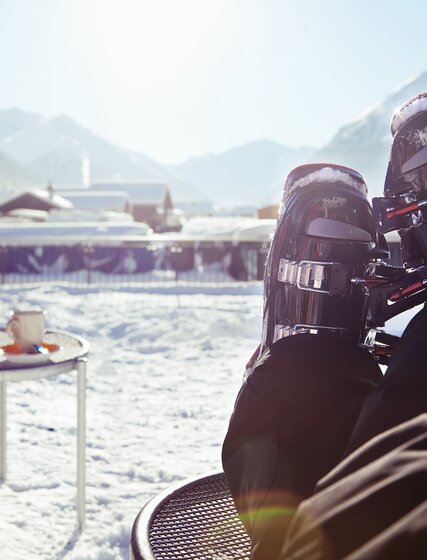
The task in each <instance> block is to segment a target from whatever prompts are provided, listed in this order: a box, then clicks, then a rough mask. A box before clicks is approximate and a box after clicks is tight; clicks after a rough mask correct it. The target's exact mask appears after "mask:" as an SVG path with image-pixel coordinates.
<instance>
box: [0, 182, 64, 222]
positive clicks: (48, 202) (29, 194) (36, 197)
mask: <svg viewBox="0 0 427 560" xmlns="http://www.w3.org/2000/svg"><path fill="white" fill-rule="evenodd" d="M72 207H73V204H72V202H70V201H69V200H67V199H66V198H64V197H62V196H60V195H58V194H56V193H55V192H54V190H53V189H52V188H49V189H47V190H43V189H29V190H27V191H20V192H18V193H17V194H14V195H13V196H11V197H10V198H7V199H6V200H4V201H2V202H1V203H0V213H1V214H3V215H7V214H9V213H11V212H16V211H17V210H22V209H25V210H37V211H44V212H51V211H52V210H67V209H70V208H72Z"/></svg>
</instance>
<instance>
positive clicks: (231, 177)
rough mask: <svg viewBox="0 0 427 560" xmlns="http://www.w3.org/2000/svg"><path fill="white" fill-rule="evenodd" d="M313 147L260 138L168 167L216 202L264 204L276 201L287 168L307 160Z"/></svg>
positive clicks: (225, 203)
mask: <svg viewBox="0 0 427 560" xmlns="http://www.w3.org/2000/svg"><path fill="white" fill-rule="evenodd" d="M313 151H314V149H313V148H310V147H308V146H303V147H301V148H288V147H285V146H281V145H280V144H277V143H276V142H272V141H270V140H259V141H255V142H251V143H248V144H244V145H242V146H238V147H236V148H232V149H230V150H227V151H225V152H221V153H219V154H210V155H206V156H203V157H198V158H192V159H189V160H187V161H186V162H184V163H182V164H180V165H177V166H173V167H170V169H171V170H172V171H173V172H174V173H175V174H176V175H178V176H179V177H181V178H182V179H183V180H184V181H188V182H189V183H192V184H194V185H197V186H198V187H199V188H200V189H202V190H203V191H204V192H205V193H206V195H207V196H208V197H209V198H210V199H212V200H214V201H215V202H216V203H217V204H221V205H224V206H233V205H238V206H242V205H243V204H253V205H264V204H268V203H270V202H276V201H277V197H273V193H275V191H277V189H279V192H280V190H281V188H282V185H283V182H284V178H285V177H286V175H287V174H288V172H289V171H290V170H291V169H292V168H293V167H295V166H296V165H299V164H300V163H303V162H305V161H307V160H308V159H309V158H310V157H311V155H312V154H313Z"/></svg>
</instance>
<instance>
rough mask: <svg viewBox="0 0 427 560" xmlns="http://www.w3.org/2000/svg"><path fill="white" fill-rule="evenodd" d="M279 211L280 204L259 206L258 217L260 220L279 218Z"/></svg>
mask: <svg viewBox="0 0 427 560" xmlns="http://www.w3.org/2000/svg"><path fill="white" fill-rule="evenodd" d="M278 213H279V205H278V204H270V205H269V206H263V207H262V208H258V218H259V219H260V220H277V215H278Z"/></svg>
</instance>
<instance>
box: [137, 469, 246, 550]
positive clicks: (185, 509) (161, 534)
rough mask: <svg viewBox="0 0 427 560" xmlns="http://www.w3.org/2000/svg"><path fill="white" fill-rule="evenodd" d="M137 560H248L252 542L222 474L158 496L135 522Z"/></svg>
mask: <svg viewBox="0 0 427 560" xmlns="http://www.w3.org/2000/svg"><path fill="white" fill-rule="evenodd" d="M130 549H131V559H132V560H247V559H248V558H249V554H250V540H249V537H248V536H247V534H246V532H245V529H244V527H243V525H242V523H241V521H240V519H239V517H238V515H237V511H236V509H235V507H234V502H233V499H232V497H231V495H230V491H229V489H228V485H227V481H226V479H225V476H224V474H223V473H215V474H210V475H207V476H204V477H201V478H197V479H192V480H189V481H185V482H184V483H182V482H181V483H180V484H178V485H175V486H173V487H171V488H168V489H167V490H166V491H164V492H162V493H160V494H158V495H157V496H156V497H155V498H153V499H152V500H151V501H150V502H148V504H147V505H146V506H145V507H144V508H143V509H142V510H141V512H140V513H139V515H138V516H137V518H136V519H135V522H134V525H133V528H132V535H131V543H130Z"/></svg>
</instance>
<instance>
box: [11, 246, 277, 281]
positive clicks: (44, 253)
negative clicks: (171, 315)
mask: <svg viewBox="0 0 427 560" xmlns="http://www.w3.org/2000/svg"><path fill="white" fill-rule="evenodd" d="M268 247H269V243H266V242H241V243H238V244H236V243H235V242H232V241H227V240H225V241H217V240H208V241H207V240H203V241H201V240H197V239H191V238H185V239H181V238H178V237H177V236H176V237H170V238H163V237H162V236H157V237H156V236H152V237H150V238H147V239H141V237H114V238H111V237H106V238H101V237H97V238H93V239H87V238H85V239H79V238H77V237H76V238H57V239H54V238H52V239H45V238H41V239H17V240H13V241H12V240H7V241H6V242H3V243H0V283H1V284H2V285H14V286H16V285H28V284H41V283H49V282H60V283H66V284H72V285H82V284H107V285H117V286H119V285H136V284H141V283H143V284H153V283H155V284H158V283H170V282H174V283H176V282H178V281H179V282H182V283H192V282H213V283H232V282H236V281H243V282H246V281H256V280H262V279H263V275H264V266H265V260H266V256H267V252H268Z"/></svg>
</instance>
